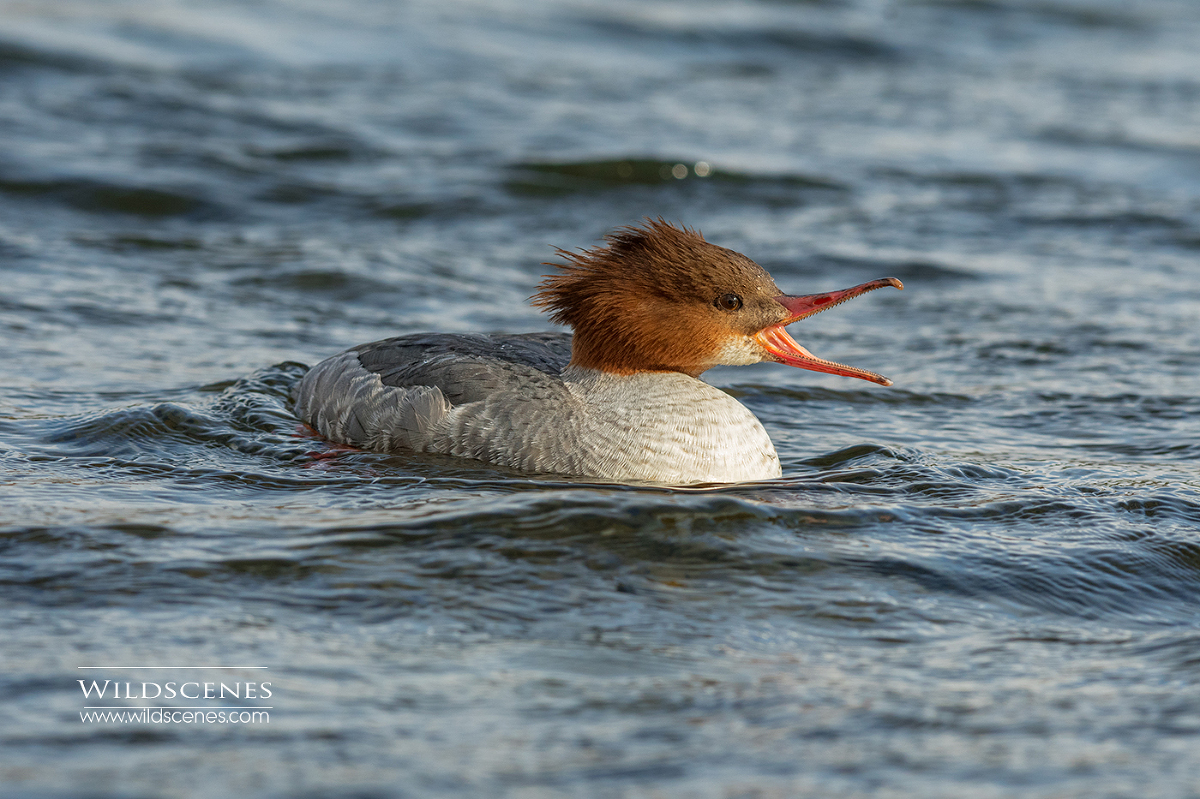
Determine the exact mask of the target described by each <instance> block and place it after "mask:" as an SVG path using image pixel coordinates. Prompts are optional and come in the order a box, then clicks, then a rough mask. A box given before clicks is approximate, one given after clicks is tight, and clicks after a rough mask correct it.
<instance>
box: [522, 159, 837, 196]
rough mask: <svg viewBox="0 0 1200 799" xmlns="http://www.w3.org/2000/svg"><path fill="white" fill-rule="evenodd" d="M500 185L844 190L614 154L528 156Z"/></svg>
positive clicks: (534, 189) (557, 190)
mask: <svg viewBox="0 0 1200 799" xmlns="http://www.w3.org/2000/svg"><path fill="white" fill-rule="evenodd" d="M509 171H510V173H511V177H510V178H509V179H508V180H507V181H505V186H506V187H507V188H508V189H509V190H510V191H512V192H514V193H519V194H535V195H536V194H547V195H555V194H564V193H570V192H577V191H592V190H595V189H599V188H610V187H615V186H661V185H664V184H672V183H679V182H690V181H696V180H699V181H709V180H712V181H723V182H727V183H736V184H744V185H755V186H775V187H780V188H788V189H795V190H815V191H844V190H845V189H846V187H845V186H844V185H843V184H841V183H839V182H837V181H833V180H829V179H826V178H821V177H813V176H807V175H752V174H749V173H745V172H736V171H732V170H725V169H717V168H715V167H713V166H712V165H710V164H709V163H708V162H706V161H693V160H689V159H679V160H675V159H668V160H661V159H656V158H616V159H601V160H595V161H563V162H537V161H527V162H521V163H516V164H513V165H512V166H511V167H509Z"/></svg>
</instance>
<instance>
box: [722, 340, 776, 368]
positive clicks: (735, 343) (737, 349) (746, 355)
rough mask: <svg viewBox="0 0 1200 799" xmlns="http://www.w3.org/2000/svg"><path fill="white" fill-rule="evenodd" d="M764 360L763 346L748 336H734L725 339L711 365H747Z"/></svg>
mask: <svg viewBox="0 0 1200 799" xmlns="http://www.w3.org/2000/svg"><path fill="white" fill-rule="evenodd" d="M764 360H766V357H765V356H764V354H763V348H762V346H761V345H760V344H758V342H756V341H755V340H754V339H753V338H751V337H750V336H734V337H732V338H728V339H726V340H725V343H724V344H722V345H721V348H720V349H719V350H717V352H716V353H715V356H714V358H713V366H749V365H750V364H752V363H761V362H762V361H764Z"/></svg>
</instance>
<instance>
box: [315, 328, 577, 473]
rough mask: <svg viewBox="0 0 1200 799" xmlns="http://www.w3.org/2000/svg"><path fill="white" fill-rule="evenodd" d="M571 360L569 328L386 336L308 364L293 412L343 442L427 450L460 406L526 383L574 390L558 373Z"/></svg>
mask: <svg viewBox="0 0 1200 799" xmlns="http://www.w3.org/2000/svg"><path fill="white" fill-rule="evenodd" d="M570 359H571V337H570V336H569V335H567V334H564V333H530V334H525V335H479V334H470V335H449V334H437V333H418V334H415V335H411V336H398V337H396V338H389V339H383V340H382V341H375V342H371V343H370V344H362V345H359V346H357V347H354V348H352V349H349V350H346V351H345V352H343V353H341V354H339V355H335V356H334V357H332V358H329V359H328V360H325V361H322V362H321V363H319V364H317V365H316V366H314V367H313V368H312V369H311V370H309V372H308V374H306V375H305V376H304V378H303V379H302V380H301V381H300V382H299V383H298V384H297V385H296V388H295V389H294V392H293V395H294V398H295V402H296V415H297V416H299V417H300V418H301V419H303V420H304V421H305V422H307V423H308V424H310V425H312V427H313V428H315V429H316V430H317V432H319V433H320V434H321V435H322V436H324V437H326V438H328V439H330V440H332V441H336V442H338V443H341V444H349V445H351V446H355V447H362V448H364V449H372V450H377V451H384V452H387V451H392V450H399V449H416V450H422V449H425V448H426V445H427V444H429V443H430V436H431V435H432V434H433V433H434V431H435V429H436V428H437V426H438V424H439V423H440V422H442V421H443V420H444V419H445V417H446V415H447V414H448V413H449V412H450V410H451V409H452V408H453V407H454V406H456V405H464V404H466V403H470V402H477V401H480V400H483V399H485V398H487V397H489V396H494V395H495V394H497V393H499V392H502V391H508V390H514V389H520V388H523V387H525V388H529V389H533V392H532V393H535V394H538V395H542V396H545V395H546V394H547V393H549V394H551V395H553V394H556V393H558V392H562V393H563V394H564V395H567V394H569V392H568V391H567V389H566V387H565V386H564V385H563V384H562V381H561V379H560V378H559V377H558V374H559V373H560V372H561V371H562V369H563V368H565V367H566V365H567V363H568V362H569V361H570ZM564 398H565V397H564Z"/></svg>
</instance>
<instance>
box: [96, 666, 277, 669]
mask: <svg viewBox="0 0 1200 799" xmlns="http://www.w3.org/2000/svg"><path fill="white" fill-rule="evenodd" d="M75 668H77V669H269V668H270V666H76V667H75Z"/></svg>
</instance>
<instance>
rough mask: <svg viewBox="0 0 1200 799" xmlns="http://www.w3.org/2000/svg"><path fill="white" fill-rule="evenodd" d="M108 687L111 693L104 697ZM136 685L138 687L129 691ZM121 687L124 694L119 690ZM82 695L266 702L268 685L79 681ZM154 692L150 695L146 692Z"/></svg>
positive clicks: (258, 683)
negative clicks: (262, 700) (102, 683)
mask: <svg viewBox="0 0 1200 799" xmlns="http://www.w3.org/2000/svg"><path fill="white" fill-rule="evenodd" d="M110 684H111V685H112V689H113V690H112V693H111V694H108V695H107V696H105V694H106V692H107V691H108V689H109V685H110ZM133 685H138V686H139V688H133V687H132V686H133ZM122 686H124V688H125V690H124V692H122V691H121V688H122ZM79 687H80V688H82V689H83V695H84V696H85V697H87V698H88V699H174V698H176V697H183V698H184V699H270V698H271V683H269V682H235V683H233V684H232V685H228V684H226V683H223V682H220V683H217V682H185V683H175V682H167V683H157V682H143V683H127V682H126V683H121V682H117V681H115V680H105V681H104V685H100V684H99V683H98V682H97V681H96V680H92V684H91V685H87V683H86V681H85V680H80V681H79ZM151 688H153V689H154V693H150V689H151Z"/></svg>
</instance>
